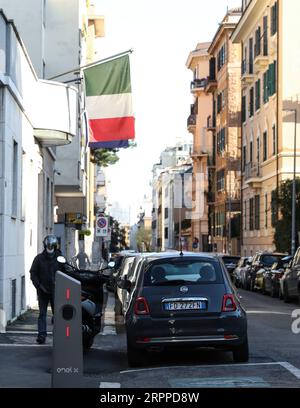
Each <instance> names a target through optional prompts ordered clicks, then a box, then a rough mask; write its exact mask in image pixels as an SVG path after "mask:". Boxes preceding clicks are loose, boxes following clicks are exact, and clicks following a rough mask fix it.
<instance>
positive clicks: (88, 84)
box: [84, 55, 134, 147]
mask: <svg viewBox="0 0 300 408" xmlns="http://www.w3.org/2000/svg"><path fill="white" fill-rule="evenodd" d="M84 80H85V94H86V110H87V113H88V118H89V130H90V136H89V146H90V147H98V146H99V147H100V145H101V142H111V141H121V140H128V139H134V117H133V111H132V100H131V82H130V64H129V56H128V55H125V56H123V57H120V58H116V59H114V60H111V61H108V62H105V63H102V64H98V65H94V66H92V67H90V68H87V69H85V70H84Z"/></svg>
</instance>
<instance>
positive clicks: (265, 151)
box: [263, 131, 268, 161]
mask: <svg viewBox="0 0 300 408" xmlns="http://www.w3.org/2000/svg"><path fill="white" fill-rule="evenodd" d="M267 148H268V133H267V131H265V132H264V134H263V161H266V160H267V158H268V149H267Z"/></svg>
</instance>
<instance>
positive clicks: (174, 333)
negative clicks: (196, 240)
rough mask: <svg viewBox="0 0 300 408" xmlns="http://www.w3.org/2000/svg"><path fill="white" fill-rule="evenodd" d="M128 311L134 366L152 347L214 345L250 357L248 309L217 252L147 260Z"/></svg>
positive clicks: (128, 285) (130, 288)
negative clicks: (244, 306) (242, 303)
mask: <svg viewBox="0 0 300 408" xmlns="http://www.w3.org/2000/svg"><path fill="white" fill-rule="evenodd" d="M119 287H121V288H122V289H124V290H128V291H129V292H130V300H129V302H128V308H127V310H126V311H125V325H126V332H127V355H128V362H129V365H130V366H137V365H140V364H142V363H143V359H144V356H145V352H146V351H147V350H150V351H151V350H153V349H155V350H156V351H159V350H163V349H164V348H170V347H201V346H204V347H215V348H222V349H226V350H231V351H232V352H233V358H234V360H235V361H236V362H246V361H248V338H247V318H246V312H245V310H244V309H243V307H242V306H241V304H240V300H239V297H238V295H237V292H236V289H235V287H234V286H233V284H232V283H231V279H230V277H229V275H228V271H227V270H226V267H225V266H224V263H223V262H222V261H221V259H220V258H219V257H218V255H216V254H214V255H212V254H199V253H197V254H196V253H184V254H183V255H180V254H179V253H178V254H177V253H175V254H174V252H172V253H159V254H151V255H150V256H148V257H145V258H144V259H143V260H142V266H141V269H140V272H139V275H138V278H137V280H136V282H135V284H134V285H132V283H131V282H130V281H129V280H127V279H123V280H122V281H120V282H119Z"/></svg>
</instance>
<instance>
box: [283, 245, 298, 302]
mask: <svg viewBox="0 0 300 408" xmlns="http://www.w3.org/2000/svg"><path fill="white" fill-rule="evenodd" d="M280 297H282V298H283V300H284V301H285V302H289V301H290V300H292V299H297V298H298V299H299V302H300V247H299V248H298V249H297V251H296V253H295V256H294V258H293V260H292V261H290V264H289V266H288V267H287V268H286V270H285V272H284V274H283V276H282V278H281V279H280Z"/></svg>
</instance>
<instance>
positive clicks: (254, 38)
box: [231, 0, 300, 255]
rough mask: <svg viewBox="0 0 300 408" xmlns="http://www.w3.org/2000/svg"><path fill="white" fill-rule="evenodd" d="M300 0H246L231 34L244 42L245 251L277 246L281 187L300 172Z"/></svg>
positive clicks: (243, 166)
mask: <svg viewBox="0 0 300 408" xmlns="http://www.w3.org/2000/svg"><path fill="white" fill-rule="evenodd" d="M299 15H300V2H299V1H298V0H288V1H286V0H277V1H275V0H251V1H246V0H244V1H243V8H242V17H241V19H240V21H239V23H238V25H237V27H236V29H235V30H234V32H233V34H232V37H231V40H232V42H233V43H234V44H240V45H241V47H242V71H241V83H242V94H241V95H242V120H241V122H242V125H241V127H242V178H241V193H242V196H241V201H242V219H243V224H242V254H243V255H252V254H254V253H255V252H256V251H258V250H262V249H265V250H274V249H275V246H274V243H273V237H274V223H275V222H276V219H277V217H278V211H277V205H276V194H275V189H276V188H277V187H278V186H279V185H280V183H281V182H282V181H283V180H286V179H292V178H293V170H294V166H293V161H294V157H295V155H296V168H295V170H296V174H297V175H299V172H300V161H299V152H300V151H299V149H300V141H299V138H298V140H296V146H295V148H294V140H295V139H294V137H295V135H297V134H299V130H300V128H299V117H300V113H299V102H298V100H299V94H300V81H299V78H300V65H299V63H298V62H297V59H296V55H298V50H299V49H300V36H299V35H298V33H299V22H298V20H299V18H298V17H299Z"/></svg>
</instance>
